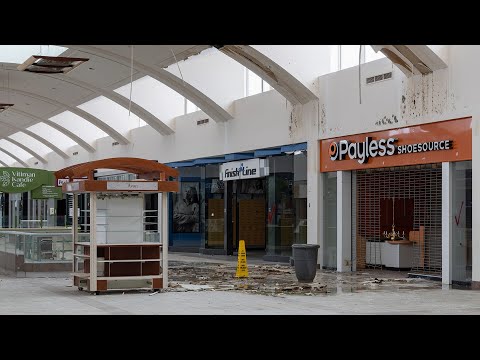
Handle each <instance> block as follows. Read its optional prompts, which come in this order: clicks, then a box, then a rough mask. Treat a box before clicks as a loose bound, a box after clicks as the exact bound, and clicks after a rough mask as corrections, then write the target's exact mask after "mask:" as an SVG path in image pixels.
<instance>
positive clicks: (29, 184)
mask: <svg viewBox="0 0 480 360" xmlns="http://www.w3.org/2000/svg"><path fill="white" fill-rule="evenodd" d="M54 181H55V176H54V175H53V173H52V172H51V171H47V170H40V169H28V168H15V167H3V168H0V191H1V192H5V193H22V192H26V191H31V190H34V189H37V188H39V187H40V186H42V185H54Z"/></svg>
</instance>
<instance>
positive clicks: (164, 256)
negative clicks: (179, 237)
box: [162, 193, 168, 289]
mask: <svg viewBox="0 0 480 360" xmlns="http://www.w3.org/2000/svg"><path fill="white" fill-rule="evenodd" d="M162 277H163V289H166V288H167V287H168V193H162Z"/></svg>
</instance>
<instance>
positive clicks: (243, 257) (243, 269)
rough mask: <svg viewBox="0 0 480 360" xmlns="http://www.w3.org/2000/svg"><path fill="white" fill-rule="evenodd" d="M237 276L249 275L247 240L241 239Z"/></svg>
mask: <svg viewBox="0 0 480 360" xmlns="http://www.w3.org/2000/svg"><path fill="white" fill-rule="evenodd" d="M235 277H237V278H246V277H248V267H247V252H246V251H245V240H240V242H239V244H238V262H237V273H236V275H235Z"/></svg>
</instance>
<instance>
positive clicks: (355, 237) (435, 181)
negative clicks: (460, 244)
mask: <svg viewBox="0 0 480 360" xmlns="http://www.w3.org/2000/svg"><path fill="white" fill-rule="evenodd" d="M352 175H353V176H352V258H353V264H354V270H361V269H365V268H383V267H385V266H386V259H385V257H386V255H385V249H384V247H385V241H386V240H387V241H388V240H389V239H388V238H387V237H386V235H385V233H391V232H392V225H394V226H395V228H394V230H393V231H395V232H396V233H397V232H398V233H399V235H400V239H398V241H400V242H401V241H402V240H403V239H402V238H404V241H403V242H406V243H407V245H405V246H406V247H410V249H411V255H410V256H409V257H408V259H411V261H410V260H408V261H409V264H410V263H411V264H410V266H408V268H409V269H411V271H412V272H414V273H417V274H429V275H435V276H437V275H440V276H441V272H442V167H441V164H429V165H418V166H405V167H391V168H382V169H368V170H359V171H355V172H353V174H352ZM407 240H408V241H409V242H410V243H409V242H408V241H407ZM404 249H407V248H404ZM382 257H383V258H382Z"/></svg>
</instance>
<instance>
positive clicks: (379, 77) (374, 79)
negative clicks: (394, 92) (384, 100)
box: [367, 71, 392, 85]
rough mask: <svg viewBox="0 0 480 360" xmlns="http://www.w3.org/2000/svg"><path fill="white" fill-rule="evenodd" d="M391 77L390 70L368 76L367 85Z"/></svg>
mask: <svg viewBox="0 0 480 360" xmlns="http://www.w3.org/2000/svg"><path fill="white" fill-rule="evenodd" d="M391 78H392V72H391V71H390V72H388V73H385V74H380V75H375V76H370V77H368V78H367V85H370V84H374V83H377V82H379V81H384V80H388V79H391Z"/></svg>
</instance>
